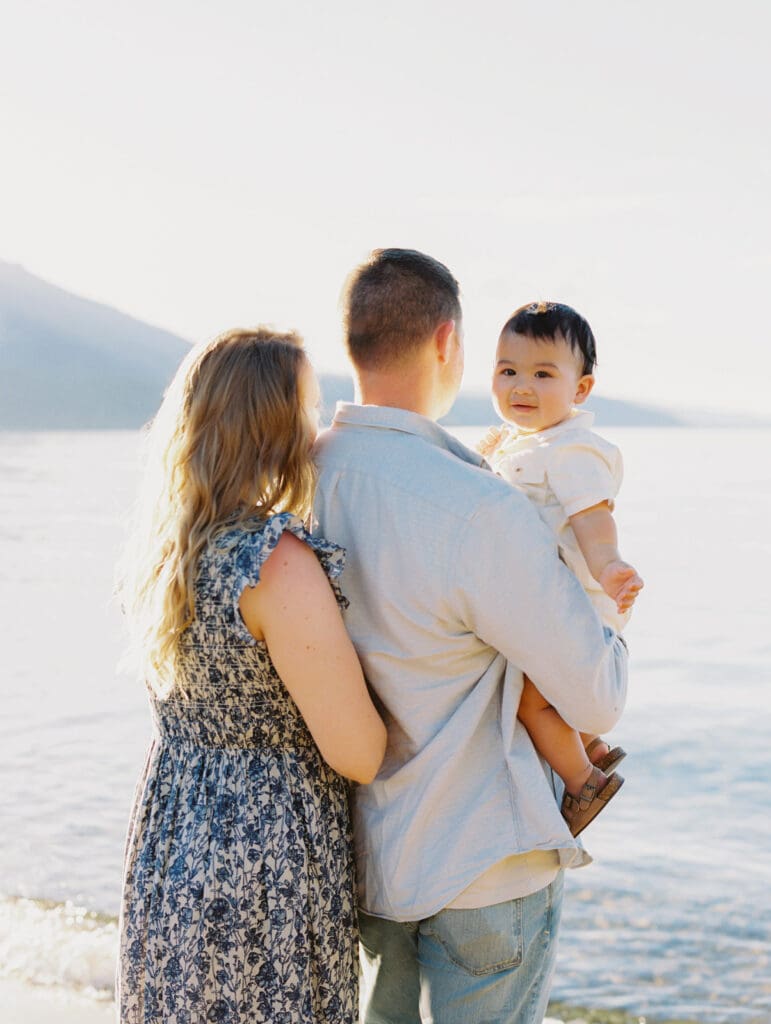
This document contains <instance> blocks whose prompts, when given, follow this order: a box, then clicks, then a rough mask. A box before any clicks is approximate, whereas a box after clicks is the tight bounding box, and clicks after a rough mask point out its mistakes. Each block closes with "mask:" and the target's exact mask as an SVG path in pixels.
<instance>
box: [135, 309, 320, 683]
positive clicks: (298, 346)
mask: <svg viewBox="0 0 771 1024" xmlns="http://www.w3.org/2000/svg"><path fill="white" fill-rule="evenodd" d="M305 365H309V364H307V359H306V356H305V353H304V352H303V350H302V339H301V338H300V336H299V335H297V334H295V333H294V332H290V333H286V334H280V333H276V332H275V331H272V330H270V329H268V328H267V327H258V328H255V329H254V330H241V329H238V330H232V331H228V332H227V333H225V334H222V335H220V336H219V337H217V338H215V339H214V341H211V342H209V343H208V344H206V345H203V346H197V347H196V348H194V349H193V350H192V351H191V352H190V353H189V355H188V356H187V358H186V359H185V360H184V362H183V363H182V365H181V366H180V368H179V370H178V371H177V374H176V376H175V377H174V380H173V381H172V383H171V385H170V386H169V389H168V391H167V392H166V395H165V397H164V400H163V403H162V405H161V408H160V410H159V412H158V415H157V416H156V417H155V419H154V420H153V423H152V425H151V427H150V430H149V433H148V437H147V442H148V445H147V464H146V468H145V476H144V481H143V486H142V488H141V490H140V497H139V501H138V505H137V509H136V522H135V526H134V530H133V537H132V539H131V541H130V542H129V545H128V546H127V549H126V553H125V556H124V558H123V563H122V566H121V568H120V569H119V584H118V587H119V592H120V594H121V598H122V602H123V607H124V610H125V611H126V613H127V614H128V616H129V621H130V625H131V629H132V633H133V637H134V642H135V644H136V646H137V648H138V651H139V657H140V660H141V663H142V669H143V672H144V675H145V678H146V680H147V683H148V685H149V686H150V687H151V688H152V689H153V691H154V692H155V693H156V694H157V695H158V696H165V695H168V693H170V692H171V690H172V689H173V688H174V676H175V661H176V653H177V647H178V640H179V637H180V634H181V633H182V632H183V631H184V630H185V629H186V628H187V627H188V626H189V625H190V623H191V622H192V621H193V617H194V615H195V580H196V571H197V564H198V559H199V556H200V554H201V552H202V551H203V550H204V548H205V547H206V545H207V544H208V543H209V542H210V541H211V540H212V538H213V537H214V536H215V534H216V533H217V532H218V531H219V530H221V529H222V528H223V527H227V526H237V525H239V524H242V523H245V522H246V520H247V519H251V520H252V521H253V522H255V517H256V522H259V520H260V519H263V518H265V517H267V516H269V515H271V514H272V513H275V512H282V511H291V512H294V513H296V514H297V515H299V516H300V517H301V518H303V519H308V518H309V516H310V510H311V502H312V500H313V490H314V484H315V474H314V468H313V462H312V461H311V454H310V444H311V436H310V428H309V425H308V422H307V419H306V416H305V414H304V411H303V406H302V399H301V395H300V387H299V382H300V374H301V371H302V368H303V367H304V366H305Z"/></svg>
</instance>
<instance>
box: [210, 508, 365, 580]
mask: <svg viewBox="0 0 771 1024" xmlns="http://www.w3.org/2000/svg"><path fill="white" fill-rule="evenodd" d="M287 534H288V535H291V536H293V537H295V538H296V539H297V540H298V541H301V542H302V543H303V544H304V545H305V546H306V547H307V548H309V549H310V550H311V551H312V552H313V553H314V554H315V556H316V558H317V559H318V560H319V562H320V563H321V565H322V568H323V569H324V571H325V572H326V574H327V576H328V577H329V578H330V579H337V577H338V576H339V575H340V574H341V573H342V571H343V567H344V564H345V549H344V548H342V547H340V545H338V544H334V543H332V542H331V541H328V540H326V538H324V537H316V536H313V535H312V534H311V532H310V531H309V530H308V529H307V527H306V525H305V523H303V521H302V519H300V517H299V516H296V515H294V514H293V513H292V512H279V513H276V514H275V515H271V516H268V517H267V518H265V517H258V516H254V517H253V518H251V519H246V520H244V521H243V522H240V523H238V524H237V525H235V526H233V527H230V528H227V529H225V530H223V531H221V532H220V533H219V534H217V536H216V537H215V538H214V540H213V542H212V543H211V545H210V546H209V549H208V552H207V554H208V558H209V560H210V561H211V562H213V563H216V564H217V567H218V570H219V571H220V572H223V571H225V572H227V574H228V575H230V576H232V577H233V578H234V584H235V586H236V587H239V588H240V589H243V587H245V586H252V587H253V586H256V585H257V583H258V582H259V580H260V572H261V570H262V567H263V566H264V565H265V563H266V562H267V560H268V559H269V558H270V556H271V555H272V554H273V552H274V551H275V550H276V548H277V546H278V545H279V543H280V541H281V538H282V537H284V536H285V535H287Z"/></svg>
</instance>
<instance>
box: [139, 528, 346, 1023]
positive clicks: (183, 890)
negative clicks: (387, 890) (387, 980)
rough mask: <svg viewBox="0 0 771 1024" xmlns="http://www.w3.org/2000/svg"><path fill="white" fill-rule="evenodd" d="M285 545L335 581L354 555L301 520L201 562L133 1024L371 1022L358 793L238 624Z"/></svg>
mask: <svg viewBox="0 0 771 1024" xmlns="http://www.w3.org/2000/svg"><path fill="white" fill-rule="evenodd" d="M285 531H289V532H291V533H292V534H293V535H294V536H295V537H297V538H298V539H300V540H302V541H303V542H304V543H305V544H306V545H308V546H309V547H310V548H311V549H312V550H313V551H314V552H315V554H316V556H317V558H318V560H319V562H320V563H321V566H322V568H323V569H324V570H325V572H326V574H327V576H328V577H329V579H330V580H334V579H336V577H337V576H338V575H339V573H340V571H341V569H342V558H343V552H342V550H341V549H339V548H337V547H336V546H335V545H332V544H328V543H326V542H324V541H321V540H318V539H315V538H310V537H309V535H308V534H307V533H306V531H305V530H304V528H303V526H302V523H301V522H300V520H299V519H297V518H296V517H295V516H292V515H290V514H289V513H282V514H280V515H276V516H272V517H270V518H269V519H268V520H267V521H266V522H263V523H260V522H259V521H256V520H255V521H251V522H249V523H247V525H246V527H239V528H237V529H232V530H229V531H225V532H223V533H220V534H219V535H218V536H217V537H216V539H215V541H214V542H213V543H211V544H210V545H209V547H208V548H207V549H205V550H204V552H203V553H202V555H201V557H200V560H199V567H198V572H197V581H196V588H195V618H194V621H193V622H192V624H191V625H190V626H189V627H188V628H187V629H186V630H185V632H184V633H183V634H182V636H181V637H180V642H179V651H178V660H177V678H176V681H175V686H174V689H173V690H172V692H171V694H170V696H169V697H167V698H165V699H160V698H158V697H157V696H154V695H151V704H152V709H153V717H154V722H155V737H154V741H153V745H152V747H151V751H150V755H149V758H148V763H147V766H146V770H145V774H144V776H143V778H142V780H141V782H140V785H139V788H138V791H137V796H136V802H135V807H134V813H133V815H132V822H131V828H130V833H129V838H128V844H127V860H126V878H125V887H124V901H123V928H122V948H121V972H120V979H119V982H120V986H119V987H120V1005H121V1020H122V1021H124V1022H134V1021H137V1022H139V1021H141V1022H142V1024H149V1022H151V1021H153V1022H154V1021H159V1022H160V1021H161V1020H163V1021H166V1020H172V1019H178V1020H180V1021H183V1020H185V1021H189V1022H190V1024H194V1022H196V1021H199V1020H200V1021H201V1022H203V1021H228V1022H231V1024H241V1022H243V1024H245V1022H246V1021H249V1022H251V1021H260V1020H266V1021H267V1020H275V1019H286V1020H287V1021H292V1022H293V1024H294V1022H303V1024H305V1022H308V1024H310V1022H311V1021H314V1022H320V1021H330V1022H331V1021H335V1022H341V1021H348V1020H350V1021H353V1020H354V1019H355V985H354V984H351V981H350V979H351V978H353V977H355V973H356V959H355V958H356V932H355V921H354V903H353V873H352V863H351V856H350V834H349V833H350V829H349V821H348V808H347V793H346V785H345V782H344V781H343V779H342V778H341V777H340V776H339V775H337V774H336V773H335V772H334V771H333V770H332V769H331V768H330V767H329V766H328V765H327V764H326V763H325V761H324V760H323V758H322V756H321V754H320V753H319V751H318V749H317V747H316V744H315V743H314V740H313V738H312V736H311V734H310V732H309V730H308V728H307V726H306V724H305V722H304V720H303V718H302V715H301V714H300V711H299V710H298V708H297V705H296V704H295V702H294V700H293V699H292V697H291V696H290V694H289V693H288V691H287V689H286V687H285V686H284V684H283V683H282V681H281V679H280V678H279V676H278V674H277V672H276V669H275V668H274V666H273V663H272V661H271V659H270V656H269V654H268V649H267V646H266V644H265V643H264V642H260V641H256V640H255V639H254V637H253V636H252V635H251V633H250V632H249V630H248V629H247V628H246V626H245V624H244V621H243V619H242V618H241V614H240V611H239V598H240V595H241V594H242V593H243V591H244V589H245V588H246V587H254V586H256V584H257V583H258V581H259V578H260V570H261V568H262V566H263V565H264V563H265V561H266V560H267V559H268V557H269V556H270V554H271V553H272V552H273V551H274V550H275V548H276V546H277V544H278V542H279V540H280V538H281V536H282V534H283V533H284V532H285ZM341 600H342V599H341ZM277 951H278V952H277ZM191 965H194V969H191ZM341 979H345V984H341V983H340V980H341ZM175 1014H176V1016H175Z"/></svg>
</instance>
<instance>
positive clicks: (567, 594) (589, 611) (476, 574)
mask: <svg viewBox="0 0 771 1024" xmlns="http://www.w3.org/2000/svg"><path fill="white" fill-rule="evenodd" d="M459 540H461V541H462V542H461V543H460V544H459V556H458V559H457V561H456V564H455V578H454V586H453V589H454V590H455V594H454V597H455V598H456V601H455V602H454V603H456V604H457V607H459V608H460V609H461V610H462V611H461V614H462V616H463V622H464V625H465V627H466V628H467V629H469V630H470V631H471V632H473V633H475V634H476V636H477V637H478V638H479V639H480V640H482V641H483V642H484V643H485V644H487V645H489V646H490V647H491V648H493V649H494V650H496V651H500V653H501V654H503V655H504V656H505V657H506V658H507V659H508V661H509V662H510V663H511V664H512V665H514V666H515V667H517V668H519V669H521V670H522V671H523V672H525V673H526V674H527V675H528V676H529V677H530V679H532V681H533V682H534V683H535V685H536V686H537V687H538V689H539V690H540V691H541V693H542V694H543V696H544V697H545V698H546V700H548V701H549V703H550V704H552V705H553V706H554V707H555V708H556V709H557V711H558V712H559V713H560V715H562V717H563V718H564V719H565V721H566V722H567V723H568V724H569V725H571V726H572V727H573V728H575V729H580V730H581V731H582V732H596V733H600V732H605V731H607V730H608V729H611V728H612V727H613V726H614V725H615V724H616V722H617V721H618V719H619V717H620V716H621V712H622V710H623V707H624V702H625V699H626V687H627V654H626V647H625V645H624V642H623V640H621V639H620V638H619V637H618V636H617V635H616V634H615V633H614V632H613V631H612V630H611V629H608V628H606V627H603V625H602V623H601V622H600V619H599V617H598V615H597V613H596V612H595V610H594V608H593V606H592V604H591V602H590V600H589V598H588V597H587V596H586V593H585V592H584V589H583V587H582V586H581V584H580V583H579V582H578V580H577V579H576V577H575V576H574V575H573V573H572V572H571V571H570V570H569V569H568V568H567V566H565V564H564V563H563V562H562V561H561V560H560V558H559V555H558V551H557V544H556V540H555V538H554V535H553V534H552V532H551V530H549V528H548V527H547V526H546V525H545V524H544V523H543V522H542V520H541V518H540V517H539V515H538V513H537V512H536V511H535V509H534V508H533V507H532V505H531V503H530V502H529V501H528V500H527V498H525V497H524V495H522V494H520V493H518V492H517V491H516V490H515V489H513V488H512V489H507V490H506V491H505V492H504V493H503V494H501V493H500V492H499V493H497V494H496V495H495V496H494V497H492V498H488V499H487V500H486V501H484V502H483V503H481V505H480V507H479V508H478V510H477V512H476V514H475V515H474V516H472V517H471V518H470V519H469V521H468V522H467V523H466V525H465V528H464V531H463V536H462V538H459Z"/></svg>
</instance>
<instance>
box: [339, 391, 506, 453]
mask: <svg viewBox="0 0 771 1024" xmlns="http://www.w3.org/2000/svg"><path fill="white" fill-rule="evenodd" d="M343 424H345V425H350V426H356V427H368V428H374V429H376V430H395V431H399V432H401V433H402V434H415V435H416V436H417V437H422V438H423V439H424V440H425V441H427V442H428V443H429V444H433V445H435V446H436V447H437V448H443V449H444V450H445V451H448V452H451V453H452V454H453V455H455V456H457V457H458V458H459V459H463V461H464V462H470V463H471V464H472V465H474V466H484V465H486V463H485V460H484V459H483V458H482V456H481V455H478V454H477V453H476V452H474V451H472V450H471V449H470V448H467V447H466V445H465V444H462V443H461V442H460V441H459V440H458V439H457V438H456V437H453V435H452V434H450V433H448V432H447V431H446V430H445V429H444V427H440V426H439V424H438V423H435V422H434V421H433V420H430V419H429V418H428V417H427V416H421V415H420V413H417V412H410V410H409V409H395V408H392V407H391V406H385V405H356V404H355V403H354V402H338V403H337V408H336V410H335V417H334V419H333V421H332V427H333V428H334V427H336V426H338V425H343Z"/></svg>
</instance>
